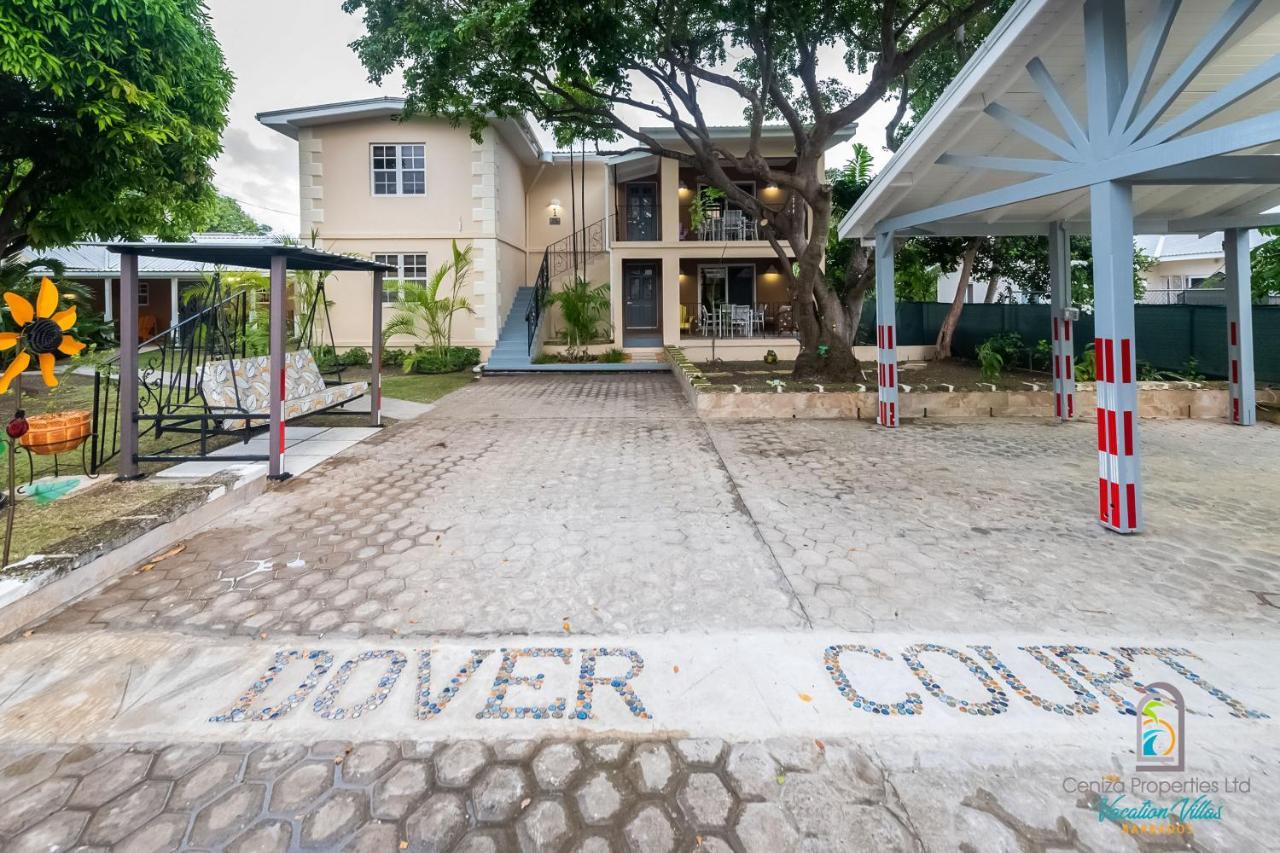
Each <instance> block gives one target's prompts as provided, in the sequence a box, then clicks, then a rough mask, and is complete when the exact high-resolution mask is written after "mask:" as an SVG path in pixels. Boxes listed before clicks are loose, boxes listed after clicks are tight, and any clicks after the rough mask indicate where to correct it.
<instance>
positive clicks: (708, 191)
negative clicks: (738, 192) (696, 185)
mask: <svg viewBox="0 0 1280 853" xmlns="http://www.w3.org/2000/svg"><path fill="white" fill-rule="evenodd" d="M722 198H724V190H722V189H719V188H717V187H702V188H701V189H699V190H698V191H697V192H696V193H694V195H693V198H692V199H691V200H690V201H689V228H690V230H692V231H697V230H698V229H699V228H701V227H702V223H703V222H705V221H706V218H707V210H708V209H709V208H710V207H711V205H713V204H715V203H716V202H717V201H719V200H720V199H722Z"/></svg>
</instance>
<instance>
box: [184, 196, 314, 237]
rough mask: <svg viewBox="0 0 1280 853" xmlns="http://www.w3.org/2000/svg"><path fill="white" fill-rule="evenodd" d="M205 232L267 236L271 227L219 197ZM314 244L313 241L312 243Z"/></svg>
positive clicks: (206, 224) (233, 201) (230, 201)
mask: <svg viewBox="0 0 1280 853" xmlns="http://www.w3.org/2000/svg"><path fill="white" fill-rule="evenodd" d="M204 230H205V231H216V232H218V233H221V234H264V235H265V234H269V233H271V226H270V225H264V224H262V223H261V222H259V221H257V220H256V219H254V218H253V217H252V216H250V215H249V214H247V213H245V212H244V208H243V207H241V206H240V202H238V201H236V200H235V199H234V198H232V197H231V196H229V195H219V196H218V197H217V198H216V199H215V200H214V202H213V210H212V213H211V215H210V217H209V220H208V221H207V222H205V223H204ZM312 242H313V244H314V240H313V241H312Z"/></svg>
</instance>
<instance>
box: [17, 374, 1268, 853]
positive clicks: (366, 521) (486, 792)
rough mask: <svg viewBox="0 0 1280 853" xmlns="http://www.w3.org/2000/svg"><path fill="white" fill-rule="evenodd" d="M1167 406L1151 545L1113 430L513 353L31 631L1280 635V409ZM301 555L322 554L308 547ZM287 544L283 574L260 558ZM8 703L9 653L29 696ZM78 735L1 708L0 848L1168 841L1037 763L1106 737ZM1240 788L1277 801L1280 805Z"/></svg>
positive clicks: (1237, 828)
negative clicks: (1228, 420)
mask: <svg viewBox="0 0 1280 853" xmlns="http://www.w3.org/2000/svg"><path fill="white" fill-rule="evenodd" d="M1142 428H1143V441H1144V471H1145V474H1146V477H1147V484H1148V491H1147V499H1146V500H1147V512H1148V522H1149V527H1150V530H1149V532H1148V533H1146V534H1144V535H1142V536H1139V537H1130V538H1123V537H1119V536H1115V535H1112V534H1109V533H1105V532H1103V531H1101V530H1100V528H1098V526H1097V525H1096V524H1094V523H1093V521H1092V520H1091V519H1092V516H1093V511H1094V505H1093V501H1094V497H1093V494H1094V493H1093V489H1092V488H1091V486H1090V483H1091V482H1093V477H1094V476H1095V465H1096V463H1095V462H1094V458H1093V450H1092V442H1093V428H1092V426H1091V425H1089V424H1083V423H1080V424H1071V425H1067V426H1058V425H1053V424H1049V423H1048V422H1016V421H1004V420H992V421H984V422H981V423H974V424H950V425H943V424H933V423H928V422H917V423H913V424H909V425H908V426H906V427H905V428H903V429H902V430H901V431H899V432H898V433H896V434H891V433H889V432H887V431H882V430H878V429H876V428H873V427H869V426H867V425H865V424H859V423H849V422H817V421H767V422H740V423H725V422H720V423H714V424H705V423H703V422H702V421H700V420H698V419H697V418H695V417H693V416H692V415H691V412H690V410H689V409H688V407H687V406H686V405H685V403H684V401H683V398H682V397H681V396H680V395H679V392H678V389H677V387H676V385H675V384H674V382H673V381H672V380H671V379H670V378H668V377H665V376H658V377H653V376H645V377H594V378H584V379H565V378H555V379H549V378H542V377H538V378H527V379H526V378H505V379H485V380H482V381H481V382H479V383H476V384H474V385H472V386H470V387H468V388H466V389H464V390H462V391H460V392H457V393H455V394H453V395H451V396H450V397H448V398H446V399H445V400H444V401H443V402H442V403H441V404H440V405H439V406H438V408H437V409H436V410H435V411H434V412H432V413H431V414H430V415H428V416H426V417H423V418H421V419H418V420H416V421H413V422H409V423H405V424H401V425H398V426H396V427H393V428H391V429H388V430H387V431H386V432H385V433H384V434H383V435H381V436H379V437H378V438H377V439H375V440H373V441H370V442H366V443H364V444H361V445H359V446H357V447H356V448H354V449H353V450H351V451H348V452H347V453H344V454H342V455H341V456H339V457H336V458H334V459H333V460H331V461H330V462H328V463H326V464H325V465H322V466H320V467H318V468H316V469H314V470H313V471H311V472H309V473H308V474H306V475H304V476H302V477H299V478H297V479H295V480H293V481H290V482H288V483H287V484H285V485H284V486H282V487H280V488H278V489H276V490H274V491H272V492H271V493H270V494H269V495H266V496H264V497H262V498H260V499H258V500H256V501H255V502H254V503H253V504H252V505H250V506H248V507H246V508H245V509H243V510H241V511H239V512H237V513H235V514H233V515H231V516H229V517H227V518H225V519H224V520H223V521H222V522H220V523H219V524H218V525H217V526H216V527H214V528H210V529H208V530H206V531H204V532H202V533H201V534H199V535H197V536H195V537H193V538H192V539H191V540H189V541H188V542H186V543H185V547H184V549H183V550H182V551H181V552H180V553H177V554H174V555H173V556H170V557H168V558H166V559H164V560H161V561H158V562H156V563H155V564H154V567H153V568H150V569H148V570H146V571H137V572H134V573H131V574H128V575H126V576H124V577H123V578H121V579H120V580H119V581H118V582H116V583H114V584H112V585H110V586H108V587H106V588H104V589H102V590H99V591H98V592H97V593H95V594H93V595H90V596H88V597H86V598H85V599H83V600H82V601H80V602H78V603H75V604H73V605H71V606H69V607H67V608H66V609H64V610H63V611H62V612H60V613H58V614H57V615H55V616H54V617H52V618H51V619H50V620H49V621H47V622H46V623H45V624H43V625H40V626H37V627H36V629H35V630H36V634H37V635H39V636H40V637H44V636H48V635H51V634H53V635H62V634H76V633H79V632H107V633H109V634H111V635H121V634H129V633H137V632H143V631H146V632H156V631H161V632H164V631H167V632H173V633H174V634H177V635H181V636H183V637H188V638H190V637H195V638H201V637H218V636H229V635H241V636H245V637H251V638H252V637H261V638H263V639H269V640H270V641H271V642H275V641H277V640H279V641H286V638H292V637H296V638H299V642H307V641H308V640H310V641H313V642H314V641H315V640H317V639H319V638H321V637H323V636H325V635H342V636H350V637H369V638H371V639H376V638H378V637H382V638H388V637H397V636H398V637H415V636H422V637H427V636H436V637H438V636H464V637H470V636H477V637H478V636H493V635H504V636H511V635H534V636H564V635H566V634H569V633H572V634H573V635H579V634H581V635H593V634H595V635H612V636H631V635H641V634H664V633H667V632H684V633H691V632H708V633H711V632H719V633H724V632H759V631H772V632H791V633H794V634H795V635H796V636H797V637H801V636H805V637H808V636H811V634H812V632H813V631H821V630H824V629H841V630H846V631H866V632H871V631H886V630H887V631H893V632H898V633H900V634H902V633H911V632H923V631H951V632H995V633H1001V634H1008V633H1016V632H1019V631H1023V632H1026V631H1039V632H1042V633H1051V634H1053V635H1055V636H1057V635H1061V634H1064V633H1066V634H1070V633H1072V632H1074V634H1075V635H1077V636H1080V637H1085V638H1087V637H1091V636H1093V635H1095V634H1099V633H1101V634H1105V635H1108V636H1135V637H1140V636H1148V635H1151V634H1153V633H1155V632H1160V631H1161V630H1164V627H1165V626H1167V625H1170V624H1174V625H1177V626H1178V636H1179V637H1182V638H1198V637H1205V638H1211V639H1216V638H1223V637H1229V638H1235V639H1249V640H1258V641H1269V642H1274V641H1276V640H1277V639H1280V631H1278V630H1277V618H1276V617H1277V615H1280V611H1277V610H1276V608H1275V604H1276V603H1280V571H1278V569H1280V537H1277V536H1276V532H1275V514H1276V512H1277V509H1278V508H1280V430H1278V429H1276V428H1273V427H1268V426H1260V427H1258V428H1255V429H1235V428H1228V427H1226V426H1223V425H1220V424H1212V423H1202V422H1194V421H1178V422H1155V421H1146V422H1143V425H1142ZM295 558H301V559H302V560H303V561H305V567H298V568H289V567H288V566H287V565H286V563H287V562H289V561H291V560H295ZM261 560H270V561H272V566H271V568H270V569H268V570H261V571H254V569H255V566H258V565H259V564H258V563H257V562H256V561H261ZM1268 602H1271V604H1270V605H1268ZM10 642H22V640H21V639H20V638H19V639H13V640H10ZM3 648H4V647H3V646H0V655H3ZM51 666H57V664H51ZM19 689H20V688H19ZM14 692H15V693H16V692H17V690H15V691H14ZM8 701H9V696H8V695H5V693H4V691H3V682H2V680H0V713H3V712H4V711H5V703H6V702H8ZM259 731H261V730H259ZM266 731H267V732H271V731H274V730H273V729H270V728H268V729H267V730H266ZM1265 732H1266V733H1267V734H1266V736H1265V737H1263V738H1262V739H1261V741H1255V743H1254V744H1252V749H1251V751H1250V753H1248V754H1241V755H1240V756H1239V762H1240V763H1239V765H1238V766H1239V767H1240V768H1242V770H1241V771H1239V772H1247V771H1252V772H1254V773H1256V774H1258V775H1262V776H1265V775H1266V773H1267V771H1266V770H1265V766H1266V764H1267V762H1268V760H1271V759H1274V758H1275V757H1276V755H1277V749H1276V744H1275V740H1274V736H1273V735H1271V734H1270V733H1271V732H1272V729H1271V728H1268V729H1265ZM255 736H256V735H255ZM66 740H68V741H86V742H85V743H83V744H81V745H78V746H71V745H50V744H24V743H14V742H8V743H2V733H0V849H3V850H6V851H27V850H70V849H78V850H84V851H90V850H100V849H115V850H128V851H143V850H154V851H160V850H172V849H193V850H210V851H211V850H218V849H227V850H236V851H249V850H255V851H286V850H304V849H305V850H312V849H317V850H338V849H350V850H369V851H372V850H404V849H408V850H415V851H418V850H421V851H428V850H430V851H434V850H441V851H443V850H459V851H485V850H494V851H499V850H522V851H553V850H554V851H559V850H565V851H570V850H573V851H605V850H614V851H618V853H622V851H628V850H629V851H635V853H639V851H650V850H652V851H661V853H669V851H672V850H691V849H700V850H715V851H718V850H730V849H731V850H738V851H769V852H770V853H773V851H782V850H792V849H803V850H808V851H834V850H872V849H874V850H922V849H934V848H938V849H955V848H956V847H957V845H960V846H961V849H973V850H987V849H998V850H1019V849H1020V850H1041V849H1064V850H1081V851H1083V850H1103V849H1140V848H1142V849H1159V847H1160V845H1161V844H1171V843H1173V840H1163V841H1162V840H1158V839H1157V840H1152V839H1133V838H1129V837H1126V836H1123V835H1121V834H1119V833H1118V831H1116V830H1115V828H1114V827H1113V826H1111V825H1109V824H1105V823H1103V822H1100V821H1099V820H1098V818H1097V815H1096V813H1094V812H1091V811H1089V809H1090V808H1091V807H1092V806H1093V805H1094V803H1095V801H1096V798H1095V800H1090V799H1089V797H1087V796H1086V797H1077V796H1064V795H1063V793H1062V792H1061V791H1055V790H1052V789H1050V790H1046V791H1041V792H1039V793H1035V792H1033V791H1031V790H1029V789H1028V786H1027V785H1026V784H1024V783H1023V782H1021V781H1020V778H1021V777H1020V776H1019V775H1018V774H1019V772H1025V771H1026V769H1027V768H1029V767H1031V766H1033V764H1034V765H1035V766H1037V767H1039V768H1040V770H1041V771H1043V772H1044V773H1047V774H1050V775H1052V774H1053V773H1056V772H1057V770H1058V768H1059V767H1070V766H1080V764H1082V763H1087V762H1088V761H1089V760H1092V759H1091V757H1090V756H1089V754H1088V753H1087V745H1081V746H1079V747H1078V748H1075V749H1074V750H1066V751H1064V752H1062V754H1060V755H1054V754H1049V753H1042V754H1040V755H1039V756H1038V757H1037V758H1036V759H1035V761H1034V762H1033V760H1032V759H1031V758H1028V757H1027V754H1026V750H1021V751H1020V750H1019V749H1017V748H1013V747H1011V750H1010V751H1009V752H1008V753H1000V751H999V750H997V749H991V748H987V747H983V748H978V747H976V746H974V745H973V744H970V745H969V746H967V747H966V746H964V745H963V744H962V743H961V742H960V741H949V742H947V744H946V745H945V746H941V745H939V744H934V745H933V746H928V745H923V744H920V743H915V742H911V741H908V740H903V739H896V738H891V739H885V740H877V741H876V742H874V743H871V742H866V743H863V742H857V741H852V740H834V741H829V742H823V741H821V740H815V739H812V738H809V739H791V740H771V741H768V742H737V743H725V742H723V741H721V740H717V739H698V740H691V739H688V738H685V737H682V736H680V735H679V733H674V734H673V735H672V736H670V737H665V738H653V737H642V738H635V737H625V738H620V737H618V736H617V735H616V734H615V735H613V736H610V735H608V734H607V733H606V734H605V735H604V736H603V737H602V738H601V737H594V738H588V739H585V740H566V739H563V738H550V739H547V740H542V741H538V742H534V741H512V740H509V739H503V738H496V739H492V740H486V741H477V740H461V741H454V742H451V743H438V742H398V741H374V742H358V743H346V742H340V741H334V742H324V743H305V744H302V743H293V742H290V741H289V740H288V739H287V738H283V737H265V742H253V743H240V742H218V743H213V742H210V743H205V742H194V741H193V742H183V743H142V744H138V743H132V744H118V745H117V744H109V743H103V742H95V741H94V738H93V737H92V733H79V732H67V733H66ZM966 749H967V750H969V755H968V757H962V756H961V753H963V752H964V751H965V750H966ZM1064 749H1065V748H1064ZM940 754H945V755H947V756H950V760H953V763H950V764H948V763H947V761H944V760H941V759H939V757H938V756H939V755H940ZM1228 757H1229V758H1231V759H1232V760H1235V758H1236V756H1234V755H1231V756H1228ZM1002 762H1003V763H1002ZM1036 762H1038V763H1036ZM991 767H996V768H997V769H996V770H994V771H992V770H990V768H991ZM1017 768H1022V771H1018V770H1017ZM1251 810H1253V811H1251ZM1241 813H1247V814H1249V817H1250V820H1249V822H1250V823H1253V822H1255V821H1256V823H1257V826H1258V828H1259V831H1261V830H1262V829H1265V813H1266V812H1265V802H1264V801H1263V800H1261V799H1259V800H1258V801H1256V803H1254V804H1253V805H1249V806H1246V807H1245V808H1244V809H1243V810H1242V811H1238V812H1237V814H1241ZM1229 829H1230V831H1228V828H1224V827H1218V826H1211V827H1208V828H1205V829H1197V835H1196V836H1195V840H1194V842H1193V843H1195V844H1199V845H1205V846H1207V847H1208V848H1211V849H1217V848H1221V849H1248V848H1250V847H1251V846H1252V845H1253V844H1254V843H1255V842H1257V841H1258V839H1259V838H1261V836H1258V835H1254V834H1252V832H1253V831H1252V829H1250V828H1246V827H1245V826H1243V825H1242V824H1241V823H1240V822H1239V820H1237V823H1236V824H1234V825H1232V826H1231V827H1230V828H1229ZM1232 833H1238V834H1232ZM1186 840H1187V839H1186V838H1180V839H1176V841H1177V842H1178V843H1182V842H1185V841H1186ZM966 845H967V846H966ZM1242 845H1243V846H1242Z"/></svg>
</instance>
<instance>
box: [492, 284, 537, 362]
mask: <svg viewBox="0 0 1280 853" xmlns="http://www.w3.org/2000/svg"><path fill="white" fill-rule="evenodd" d="M532 302H533V288H532V287H522V288H520V289H519V290H517V291H516V298H515V301H513V302H512V303H511V310H510V311H508V312H507V319H506V321H505V322H503V324H502V331H501V332H499V333H498V342H497V343H496V344H495V345H494V347H493V352H492V353H490V354H489V361H488V362H486V364H485V366H484V369H485V372H486V373H502V372H503V371H520V370H528V369H529V368H530V367H531V366H532V363H531V362H530V361H529V327H528V325H526V323H525V321H524V315H525V314H526V313H528V311H529V305H530V304H531V303H532Z"/></svg>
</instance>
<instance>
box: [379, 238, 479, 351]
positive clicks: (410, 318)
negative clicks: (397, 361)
mask: <svg viewBox="0 0 1280 853" xmlns="http://www.w3.org/2000/svg"><path fill="white" fill-rule="evenodd" d="M470 270H471V246H467V247H466V248H465V249H459V248H458V242H457V241H456V240H455V241H454V242H453V257H452V258H450V259H449V260H448V261H446V262H445V263H444V264H442V265H441V266H440V267H439V268H437V269H436V271H435V272H433V273H432V274H431V276H430V278H428V279H427V283H426V284H418V283H416V282H410V281H407V282H404V300H403V301H402V302H400V304H399V309H398V310H397V311H396V313H395V314H394V315H392V317H391V319H390V320H389V321H388V322H387V324H386V325H385V326H384V327H383V329H382V342H383V343H384V344H385V343H386V342H387V341H388V340H390V338H391V337H392V336H393V335H411V336H412V337H415V338H417V339H418V340H419V341H424V342H426V343H428V344H429V345H430V347H431V348H432V349H433V350H434V351H435V354H436V359H437V360H438V361H440V362H444V361H446V360H447V356H446V351H447V350H449V349H450V348H451V347H452V346H453V315H454V314H457V313H458V312H460V311H465V312H466V313H468V314H474V313H475V311H474V309H472V307H471V303H470V302H469V301H467V299H466V297H464V296H462V295H461V291H462V288H463V286H464V285H465V284H466V280H467V276H468V274H469V272H470ZM450 274H452V283H451V286H450V288H449V290H448V291H447V292H445V293H442V292H441V288H442V287H443V286H444V281H445V279H446V278H448V277H449V276H450ZM415 352H416V350H415ZM407 370H408V363H407V362H406V371H407ZM418 372H440V371H418Z"/></svg>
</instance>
